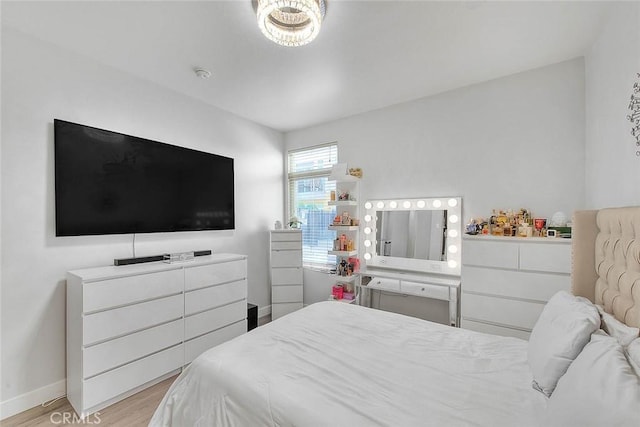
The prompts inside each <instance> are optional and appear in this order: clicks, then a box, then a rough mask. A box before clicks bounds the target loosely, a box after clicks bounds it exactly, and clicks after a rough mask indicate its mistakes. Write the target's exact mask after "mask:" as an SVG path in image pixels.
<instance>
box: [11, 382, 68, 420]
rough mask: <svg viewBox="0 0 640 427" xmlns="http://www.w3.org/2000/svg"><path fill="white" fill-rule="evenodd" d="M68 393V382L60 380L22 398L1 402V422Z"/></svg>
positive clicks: (21, 396)
mask: <svg viewBox="0 0 640 427" xmlns="http://www.w3.org/2000/svg"><path fill="white" fill-rule="evenodd" d="M66 392H67V381H66V380H60V381H58V382H55V383H53V384H49V385H46V386H44V387H41V388H39V389H36V390H33V391H30V392H28V393H24V394H21V395H20V396H16V397H12V398H11V399H9V400H5V401H4V402H0V420H4V419H5V418H9V417H12V416H14V415H16V414H19V413H20V412H24V411H26V410H27V409H31V408H33V407H35V406H38V405H40V404H42V403H43V402H47V401H49V400H53V399H55V398H56V397H60V396H64V394H65V393H66Z"/></svg>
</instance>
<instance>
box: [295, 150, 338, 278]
mask: <svg viewBox="0 0 640 427" xmlns="http://www.w3.org/2000/svg"><path fill="white" fill-rule="evenodd" d="M337 162H338V145H337V144H336V143H332V144H324V145H320V146H315V147H311V148H306V149H303V150H295V151H290V152H289V161H288V180H289V215H290V216H295V217H297V218H298V220H299V221H301V222H302V226H301V228H302V261H303V264H304V265H305V266H306V267H315V268H332V267H334V266H335V263H336V259H335V256H333V255H328V254H327V251H329V250H331V249H333V240H334V239H335V232H333V231H330V230H329V228H328V227H329V224H331V222H332V221H333V217H334V216H335V215H336V210H335V207H334V206H328V203H327V202H328V201H329V198H330V194H331V191H332V190H334V191H335V189H336V186H335V181H329V180H328V176H329V174H330V173H331V168H332V167H333V165H335V164H336V163H337Z"/></svg>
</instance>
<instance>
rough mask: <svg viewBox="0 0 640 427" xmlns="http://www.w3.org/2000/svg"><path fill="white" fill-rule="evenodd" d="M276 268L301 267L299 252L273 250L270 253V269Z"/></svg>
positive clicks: (300, 253)
mask: <svg viewBox="0 0 640 427" xmlns="http://www.w3.org/2000/svg"><path fill="white" fill-rule="evenodd" d="M278 267H302V251H301V250H297V251H296V250H274V251H271V268H278Z"/></svg>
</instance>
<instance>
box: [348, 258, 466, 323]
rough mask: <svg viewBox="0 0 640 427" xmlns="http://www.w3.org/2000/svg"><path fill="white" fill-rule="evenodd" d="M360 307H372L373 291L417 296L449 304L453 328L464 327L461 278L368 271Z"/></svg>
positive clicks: (395, 271)
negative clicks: (461, 318) (461, 310)
mask: <svg viewBox="0 0 640 427" xmlns="http://www.w3.org/2000/svg"><path fill="white" fill-rule="evenodd" d="M360 276H361V277H362V280H361V285H359V288H360V298H361V299H360V303H361V304H362V305H365V306H367V307H371V306H372V295H373V293H372V292H371V290H377V291H385V292H392V293H396V294H400V295H413V296H418V297H423V298H431V299H436V300H441V301H448V303H449V325H451V326H456V327H459V326H460V278H459V277H458V278H454V277H451V278H450V277H444V276H443V277H439V276H434V275H429V274H424V273H419V272H413V271H398V270H386V269H382V268H379V269H378V268H367V269H365V270H364V271H362V272H361V273H360Z"/></svg>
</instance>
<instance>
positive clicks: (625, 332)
mask: <svg viewBox="0 0 640 427" xmlns="http://www.w3.org/2000/svg"><path fill="white" fill-rule="evenodd" d="M596 307H598V312H600V320H601V325H600V327H601V328H602V330H603V331H605V332H606V333H607V334H609V335H610V336H612V337H614V338H615V339H617V340H618V342H619V343H620V345H622V346H623V347H626V346H628V345H629V343H631V341H633V340H634V339H636V338H638V336H639V335H640V329H638V328H632V327H631V326H627V325H625V324H624V323H622V322H621V321H619V320H618V319H616V318H615V317H613V315H611V314H609V313H607V312H606V311H604V309H603V308H602V307H600V306H599V305H597V306H596Z"/></svg>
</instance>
